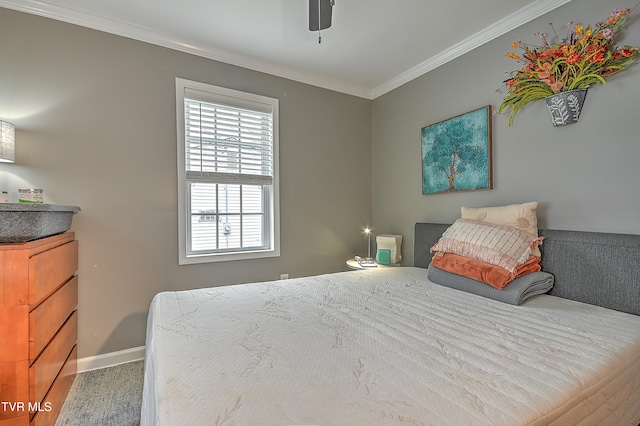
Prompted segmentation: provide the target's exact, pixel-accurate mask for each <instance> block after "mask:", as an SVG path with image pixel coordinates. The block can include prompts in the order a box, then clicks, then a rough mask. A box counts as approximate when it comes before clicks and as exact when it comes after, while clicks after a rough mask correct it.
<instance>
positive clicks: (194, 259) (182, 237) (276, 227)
mask: <svg viewBox="0 0 640 426" xmlns="http://www.w3.org/2000/svg"><path fill="white" fill-rule="evenodd" d="M185 89H191V90H200V91H203V92H207V93H211V94H214V95H216V96H225V97H228V98H232V99H234V100H237V101H238V102H239V103H243V102H246V101H250V102H260V103H264V104H269V105H272V107H273V183H272V192H273V202H272V203H271V210H270V211H269V212H268V214H269V215H270V217H271V221H272V224H271V226H272V233H271V248H270V249H267V250H253V251H239V252H230V253H214V254H202V255H189V256H187V220H188V218H189V213H188V211H187V205H188V203H187V188H186V185H187V181H186V170H185V169H186V166H185V130H184V127H185V122H184V98H185ZM278 123H279V101H278V99H275V98H269V97H266V96H261V95H255V94H251V93H246V92H240V91H237V90H233V89H227V88H224V87H218V86H213V85H210V84H205V83H199V82H195V81H190V80H185V79H182V78H176V128H177V129H176V130H177V146H178V168H177V170H178V176H177V178H178V264H179V265H189V264H197V263H209V262H226V261H235V260H247V259H260V258H268V257H278V256H280V190H279V186H280V185H279V182H280V179H279V150H278V146H279V143H278V141H279V124H278Z"/></svg>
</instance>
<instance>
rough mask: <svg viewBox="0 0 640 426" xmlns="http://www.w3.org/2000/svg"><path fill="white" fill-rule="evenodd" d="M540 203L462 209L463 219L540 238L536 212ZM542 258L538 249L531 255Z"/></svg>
mask: <svg viewBox="0 0 640 426" xmlns="http://www.w3.org/2000/svg"><path fill="white" fill-rule="evenodd" d="M537 208H538V202H537V201H532V202H530V203H524V204H510V205H508V206H497V207H478V208H473V207H462V208H461V209H460V213H461V214H462V219H471V220H480V221H483V222H487V223H492V224H495V225H505V226H512V227H514V228H518V229H522V230H523V231H527V232H529V233H530V234H533V235H535V236H536V237H537V236H538V216H537V213H536V210H537ZM531 254H533V255H534V256H538V257H540V250H539V249H538V248H537V247H536V248H535V249H534V250H533V252H532V253H531Z"/></svg>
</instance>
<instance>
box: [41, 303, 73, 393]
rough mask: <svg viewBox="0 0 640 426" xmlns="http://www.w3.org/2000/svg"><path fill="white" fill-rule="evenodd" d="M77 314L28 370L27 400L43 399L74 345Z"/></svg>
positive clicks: (66, 323)
mask: <svg viewBox="0 0 640 426" xmlns="http://www.w3.org/2000/svg"><path fill="white" fill-rule="evenodd" d="M77 335H78V314H77V312H74V313H73V314H72V315H71V317H70V318H69V320H68V321H67V322H65V323H64V325H63V326H62V328H61V329H60V331H59V332H58V334H56V335H55V337H54V338H53V340H52V341H51V343H49V345H48V346H47V349H45V350H44V352H42V354H41V355H40V356H39V357H38V359H37V360H36V361H35V362H34V363H33V365H32V366H31V367H30V368H29V399H30V400H31V401H35V402H39V401H42V400H43V399H44V396H45V395H46V393H47V391H48V390H49V388H50V387H51V385H52V383H53V381H54V380H55V378H56V377H57V376H58V373H59V372H60V370H61V369H62V366H63V364H64V362H65V360H66V359H67V357H68V356H69V354H70V353H71V349H73V347H74V346H75V344H76V339H77Z"/></svg>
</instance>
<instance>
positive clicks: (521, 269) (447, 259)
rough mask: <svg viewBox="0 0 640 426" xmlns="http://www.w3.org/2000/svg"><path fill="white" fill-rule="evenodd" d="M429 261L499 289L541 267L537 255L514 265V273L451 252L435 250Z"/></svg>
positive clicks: (441, 267) (445, 269)
mask: <svg viewBox="0 0 640 426" xmlns="http://www.w3.org/2000/svg"><path fill="white" fill-rule="evenodd" d="M431 263H432V264H433V266H436V267H438V268H440V269H442V270H444V271H447V272H451V273H452V274H457V275H462V276H464V277H467V278H471V279H473V280H476V281H482V282H483V283H485V284H489V285H490V286H492V287H495V288H497V289H499V290H502V289H503V288H505V287H506V286H507V285H508V284H509V283H510V282H512V281H513V280H515V279H516V278H518V277H521V276H522V275H525V274H530V273H531V272H538V271H540V269H541V268H540V258H539V257H538V256H529V259H527V261H526V262H524V263H523V264H522V265H518V266H517V267H516V270H515V272H514V273H511V272H509V271H507V270H506V269H504V268H501V267H499V266H495V265H491V264H489V263H485V262H481V261H479V260H476V259H472V258H470V257H463V256H459V255H457V254H453V253H443V252H437V253H436V254H435V255H434V256H433V259H431Z"/></svg>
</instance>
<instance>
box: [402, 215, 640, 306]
mask: <svg viewBox="0 0 640 426" xmlns="http://www.w3.org/2000/svg"><path fill="white" fill-rule="evenodd" d="M448 226H449V225H448V224H440V223H416V226H415V235H414V265H415V266H417V267H421V268H426V267H427V266H429V263H430V261H431V254H430V253H429V248H430V247H431V246H432V245H433V244H435V243H436V241H438V239H439V238H440V237H441V236H442V233H443V232H444V231H445V229H447V227H448ZM539 235H540V236H543V237H544V242H543V244H542V245H541V246H540V251H541V252H542V261H541V266H542V270H543V271H546V272H549V273H551V274H553V275H554V277H555V284H554V286H553V290H551V293H550V294H552V295H554V296H558V297H563V298H565V299H572V300H577V301H579V302H584V303H589V304H592V305H598V306H603V307H605V308H609V309H615V310H618V311H622V312H628V313H631V314H635V315H640V235H627V234H607V233H601V232H582V231H558V230H553V229H540V230H539Z"/></svg>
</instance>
